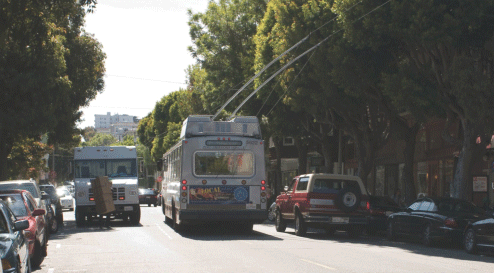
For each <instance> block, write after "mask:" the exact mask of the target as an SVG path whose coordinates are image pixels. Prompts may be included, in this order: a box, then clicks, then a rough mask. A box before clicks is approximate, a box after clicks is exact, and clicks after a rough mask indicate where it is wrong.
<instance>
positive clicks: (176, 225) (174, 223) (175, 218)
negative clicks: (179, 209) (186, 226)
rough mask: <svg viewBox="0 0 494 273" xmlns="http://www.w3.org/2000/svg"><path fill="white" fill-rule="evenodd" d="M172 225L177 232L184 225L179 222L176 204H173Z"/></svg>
mask: <svg viewBox="0 0 494 273" xmlns="http://www.w3.org/2000/svg"><path fill="white" fill-rule="evenodd" d="M172 221H173V222H172V227H173V229H174V230H175V231H176V232H179V231H180V230H181V229H182V225H181V224H179V223H177V215H176V210H175V204H174V203H173V204H172Z"/></svg>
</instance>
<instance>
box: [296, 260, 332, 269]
mask: <svg viewBox="0 0 494 273" xmlns="http://www.w3.org/2000/svg"><path fill="white" fill-rule="evenodd" d="M300 260H301V261H304V262H306V263H310V264H315V265H318V266H320V267H324V268H326V269H329V270H333V271H336V268H333V267H329V266H325V265H323V264H320V263H316V262H313V261H309V260H305V259H300Z"/></svg>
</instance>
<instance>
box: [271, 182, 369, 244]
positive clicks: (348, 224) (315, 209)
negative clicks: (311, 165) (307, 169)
mask: <svg viewBox="0 0 494 273" xmlns="http://www.w3.org/2000/svg"><path fill="white" fill-rule="evenodd" d="M275 211H276V222H275V223H276V230H277V231H278V232H283V231H285V229H286V225H287V222H291V221H294V222H295V234H296V235H298V236H303V235H305V233H306V232H307V228H308V227H311V228H323V229H325V230H326V232H327V233H328V234H333V233H334V232H335V231H336V230H345V231H347V232H348V233H349V234H350V235H351V236H352V237H357V236H359V235H360V234H361V233H362V231H363V230H364V229H365V226H366V224H367V217H368V216H369V212H368V211H369V195H368V194H367V190H366V189H365V187H364V185H363V183H362V180H361V179H360V178H359V177H358V176H350V175H336V174H303V175H300V176H296V177H295V178H293V180H292V182H291V184H290V186H286V187H285V192H283V193H281V194H280V195H278V196H277V198H276V210H275Z"/></svg>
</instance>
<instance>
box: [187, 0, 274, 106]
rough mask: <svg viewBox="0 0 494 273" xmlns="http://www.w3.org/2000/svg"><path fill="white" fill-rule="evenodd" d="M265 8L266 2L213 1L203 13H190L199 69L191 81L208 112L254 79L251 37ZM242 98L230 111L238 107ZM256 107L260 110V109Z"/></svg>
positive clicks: (244, 0) (191, 49) (191, 47)
mask: <svg viewBox="0 0 494 273" xmlns="http://www.w3.org/2000/svg"><path fill="white" fill-rule="evenodd" d="M265 9H266V1H264V0H220V1H218V3H215V2H213V1H211V2H210V3H209V6H208V9H207V10H206V12H204V13H196V14H192V12H190V11H189V18H190V19H189V26H190V36H191V39H192V42H193V46H190V47H189V51H190V52H191V53H192V56H193V57H194V58H195V59H196V60H197V62H198V64H199V65H200V67H198V68H196V70H194V72H197V73H195V74H191V75H192V76H195V77H197V78H199V79H198V80H195V79H192V81H191V82H192V83H193V84H194V85H193V88H194V90H198V91H200V92H201V96H202V100H203V101H204V106H205V107H204V109H205V111H206V113H209V114H215V112H216V111H217V110H218V109H219V108H220V107H221V106H222V105H223V104H224V103H225V102H226V101H227V100H228V99H229V98H230V96H231V95H232V94H233V93H234V92H232V91H236V90H237V89H238V88H239V87H240V86H241V85H242V83H244V82H245V81H246V79H249V78H250V77H251V76H253V70H252V69H253V61H254V52H255V44H254V41H253V39H252V37H253V36H254V35H255V34H256V29H257V26H258V24H259V22H260V21H261V19H262V17H263V15H264V11H265ZM242 97H245V95H243V96H240V97H239V98H237V99H236V100H234V102H232V103H231V105H229V108H228V109H232V107H233V109H234V108H235V107H236V105H237V106H238V102H239V99H240V98H242ZM258 106H260V105H256V106H255V107H257V109H258V108H259V107H258Z"/></svg>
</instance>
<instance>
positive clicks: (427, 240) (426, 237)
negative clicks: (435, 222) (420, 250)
mask: <svg viewBox="0 0 494 273" xmlns="http://www.w3.org/2000/svg"><path fill="white" fill-rule="evenodd" d="M422 243H423V244H424V245H425V246H431V244H432V238H431V225H430V224H427V226H425V228H424V231H423V233H422Z"/></svg>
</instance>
